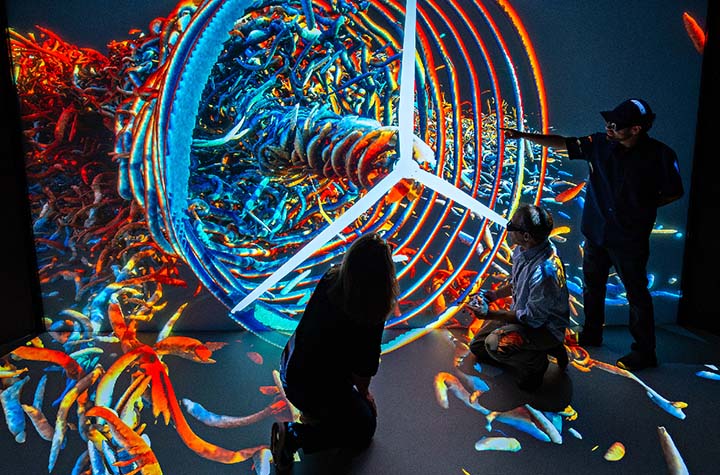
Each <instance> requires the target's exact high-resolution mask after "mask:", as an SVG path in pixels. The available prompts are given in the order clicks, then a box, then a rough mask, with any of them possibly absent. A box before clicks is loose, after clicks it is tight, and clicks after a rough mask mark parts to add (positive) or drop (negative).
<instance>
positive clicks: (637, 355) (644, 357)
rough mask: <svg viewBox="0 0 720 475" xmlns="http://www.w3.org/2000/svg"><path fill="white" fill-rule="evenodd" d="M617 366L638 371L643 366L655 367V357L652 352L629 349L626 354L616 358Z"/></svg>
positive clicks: (643, 367)
mask: <svg viewBox="0 0 720 475" xmlns="http://www.w3.org/2000/svg"><path fill="white" fill-rule="evenodd" d="M617 366H618V368H622V369H625V370H628V371H639V370H641V369H645V368H655V367H657V357H656V356H655V354H654V353H641V352H639V351H631V352H630V353H628V354H627V355H625V356H623V357H622V358H620V359H619V360H617Z"/></svg>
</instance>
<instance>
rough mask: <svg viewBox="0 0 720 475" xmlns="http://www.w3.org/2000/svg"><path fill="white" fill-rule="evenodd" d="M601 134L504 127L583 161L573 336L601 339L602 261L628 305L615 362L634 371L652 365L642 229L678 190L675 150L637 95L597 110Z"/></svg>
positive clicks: (646, 245)
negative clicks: (580, 321) (625, 333)
mask: <svg viewBox="0 0 720 475" xmlns="http://www.w3.org/2000/svg"><path fill="white" fill-rule="evenodd" d="M600 114H601V115H602V116H603V118H604V119H605V133H600V132H598V133H595V134H592V135H588V136H586V137H563V136H560V135H543V134H533V133H527V132H520V131H518V130H514V129H505V136H506V137H507V138H511V139H528V140H530V141H531V142H534V143H537V144H539V145H542V146H544V147H551V148H554V149H557V150H567V151H568V157H569V158H570V159H571V160H576V159H580V160H585V161H587V162H588V167H589V179H588V185H587V194H586V199H585V207H584V209H583V216H582V226H581V231H582V233H583V235H584V236H585V244H584V253H583V278H584V284H585V285H584V290H583V298H584V306H585V324H584V326H583V330H582V331H581V332H580V334H579V337H578V342H579V343H580V345H583V346H600V345H602V332H603V325H604V323H605V292H606V288H607V280H608V276H609V273H610V267H614V268H615V270H616V271H617V274H618V275H619V276H620V279H621V280H622V283H623V285H624V286H625V291H626V294H627V299H628V304H629V307H630V321H629V327H630V333H631V334H632V336H633V338H634V340H635V341H634V343H633V344H632V346H631V350H632V351H631V352H630V353H628V354H627V355H625V356H623V357H622V358H620V359H619V360H618V361H617V365H618V366H619V367H620V368H623V369H627V370H630V371H636V370H640V369H643V368H647V367H655V366H657V357H656V354H655V317H654V312H653V302H652V297H651V295H650V291H649V290H648V278H647V263H648V257H649V254H650V233H651V232H652V229H653V226H654V224H655V219H656V217H657V208H658V207H660V206H664V205H666V204H668V203H671V202H673V201H675V200H677V199H678V198H680V197H681V196H682V195H683V186H682V181H681V178H680V171H679V169H678V161H677V155H676V154H675V152H674V151H673V150H672V149H671V148H670V147H668V146H667V145H665V144H664V143H662V142H660V141H658V140H656V139H654V138H651V137H649V136H648V134H647V132H648V130H650V128H651V127H652V124H653V121H654V120H655V114H654V113H653V112H652V110H651V109H650V105H649V104H648V103H647V102H645V101H644V100H642V99H636V98H634V99H628V100H626V101H623V102H622V103H620V104H619V105H618V106H617V107H615V108H614V109H613V110H610V111H603V112H601V113H600Z"/></svg>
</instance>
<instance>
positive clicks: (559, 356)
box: [547, 343, 568, 369]
mask: <svg viewBox="0 0 720 475" xmlns="http://www.w3.org/2000/svg"><path fill="white" fill-rule="evenodd" d="M547 354H548V355H550V356H552V357H553V358H555V361H556V363H557V365H558V367H559V368H560V369H565V368H567V365H568V355H567V351H565V345H563V344H562V343H561V344H559V345H558V346H556V347H555V348H550V349H549V350H548V352H547Z"/></svg>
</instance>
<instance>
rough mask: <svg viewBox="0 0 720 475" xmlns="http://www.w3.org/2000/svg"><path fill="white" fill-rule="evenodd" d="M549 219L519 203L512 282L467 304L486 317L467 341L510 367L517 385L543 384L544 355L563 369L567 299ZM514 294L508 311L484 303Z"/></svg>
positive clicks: (511, 228) (511, 226) (512, 224)
mask: <svg viewBox="0 0 720 475" xmlns="http://www.w3.org/2000/svg"><path fill="white" fill-rule="evenodd" d="M552 229H553V219H552V216H551V215H550V213H548V212H547V211H546V210H545V209H543V208H540V207H538V206H534V205H521V206H520V207H518V209H517V210H516V211H515V213H513V215H512V217H511V219H510V221H509V222H508V225H507V230H508V233H509V238H510V244H511V245H515V247H514V248H513V253H512V271H511V278H510V282H509V283H508V284H506V285H504V286H502V287H500V288H498V289H497V290H494V291H493V290H489V291H486V292H485V293H484V294H483V295H482V296H481V297H480V298H479V299H478V298H477V297H476V298H474V299H471V301H470V302H469V303H468V304H466V308H467V309H468V310H470V311H471V312H472V313H473V314H474V316H475V317H477V318H480V319H483V320H490V322H488V323H486V325H485V326H483V327H482V328H481V329H480V330H479V331H478V332H477V334H476V335H475V337H474V338H473V340H472V341H471V342H470V351H471V352H472V353H473V354H474V355H475V356H477V357H478V359H480V360H487V359H488V357H490V358H492V359H493V360H496V361H498V362H500V363H503V364H504V365H506V366H509V367H510V368H512V369H513V370H514V372H515V374H516V378H517V384H518V386H519V387H520V388H521V389H524V390H527V391H533V390H535V389H537V388H538V387H540V385H542V381H543V375H544V374H545V370H546V369H547V367H548V358H547V355H548V354H551V355H552V356H554V357H556V358H557V362H558V365H559V366H560V367H562V368H563V369H564V368H565V367H566V366H567V363H568V359H567V353H566V352H565V347H564V346H563V341H564V339H565V329H566V328H567V326H568V324H569V322H570V304H569V303H568V298H569V294H568V289H567V285H566V282H565V269H564V267H563V263H562V261H561V260H560V258H559V257H558V255H557V253H556V252H555V247H554V246H553V245H552V243H551V242H550V240H549V239H548V237H549V236H550V231H552ZM509 296H512V305H511V307H510V309H509V310H504V309H497V310H495V309H488V305H487V302H493V301H495V300H497V299H499V298H505V297H509Z"/></svg>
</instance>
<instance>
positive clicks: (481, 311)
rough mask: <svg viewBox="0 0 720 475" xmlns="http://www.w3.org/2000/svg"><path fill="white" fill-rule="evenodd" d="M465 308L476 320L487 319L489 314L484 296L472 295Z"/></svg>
mask: <svg viewBox="0 0 720 475" xmlns="http://www.w3.org/2000/svg"><path fill="white" fill-rule="evenodd" d="M465 307H466V308H467V309H468V310H470V311H471V312H472V313H473V316H474V317H475V318H481V319H482V318H485V317H486V316H487V313H488V304H487V301H486V299H485V297H484V295H483V294H480V293H477V294H472V295H470V299H469V300H468V301H467V302H466V303H465Z"/></svg>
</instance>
